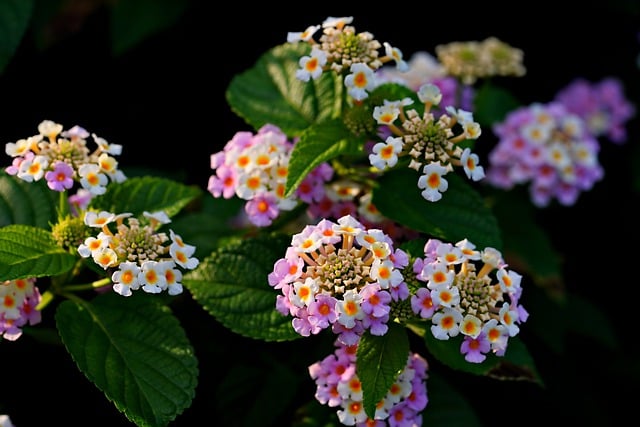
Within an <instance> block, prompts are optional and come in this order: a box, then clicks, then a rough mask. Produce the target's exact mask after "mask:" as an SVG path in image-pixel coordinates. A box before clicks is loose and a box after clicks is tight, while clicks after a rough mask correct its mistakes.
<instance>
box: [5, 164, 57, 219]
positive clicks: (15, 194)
mask: <svg viewBox="0 0 640 427" xmlns="http://www.w3.org/2000/svg"><path fill="white" fill-rule="evenodd" d="M58 196H59V194H58V193H57V192H55V191H51V190H50V189H49V187H47V184H46V183H45V182H44V180H40V181H37V182H26V181H23V180H21V179H20V178H17V177H15V176H12V175H4V174H3V175H0V227H1V226H5V225H9V224H26V225H33V226H35V227H40V228H46V229H48V228H49V227H50V224H51V223H53V222H55V221H56V211H55V206H57V205H56V203H57V198H58Z"/></svg>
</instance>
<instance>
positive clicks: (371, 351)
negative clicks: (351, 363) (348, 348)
mask: <svg viewBox="0 0 640 427" xmlns="http://www.w3.org/2000/svg"><path fill="white" fill-rule="evenodd" d="M408 359H409V337H408V336H407V330H406V329H405V328H404V327H403V326H401V325H399V324H397V323H395V322H390V323H389V330H388V331H387V333H386V334H384V335H382V336H374V335H371V334H369V333H365V334H364V335H363V336H362V338H360V342H359V343H358V349H357V354H356V360H357V362H356V373H357V374H358V378H360V382H361V383H362V401H363V404H364V410H365V412H366V414H367V415H368V416H369V417H370V418H373V417H374V415H375V412H376V404H377V403H378V402H380V400H382V399H383V398H384V397H385V396H386V395H387V393H388V392H389V390H390V389H391V386H392V385H393V383H394V382H395V381H396V379H397V378H398V375H399V374H400V373H401V372H402V370H403V369H404V368H405V366H406V365H407V361H408Z"/></svg>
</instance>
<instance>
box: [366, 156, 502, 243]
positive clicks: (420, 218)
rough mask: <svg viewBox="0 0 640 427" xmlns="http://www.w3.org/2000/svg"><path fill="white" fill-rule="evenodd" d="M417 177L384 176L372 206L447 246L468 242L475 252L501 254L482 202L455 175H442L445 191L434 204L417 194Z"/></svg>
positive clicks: (406, 172) (407, 173)
mask: <svg viewBox="0 0 640 427" xmlns="http://www.w3.org/2000/svg"><path fill="white" fill-rule="evenodd" d="M418 178H419V174H418V173H417V172H416V171H414V170H413V169H409V168H401V169H395V170H392V171H390V172H387V173H385V174H384V175H383V176H381V177H380V178H379V179H378V184H379V186H378V187H377V188H374V190H373V204H374V205H375V206H376V207H377V208H378V210H379V211H380V212H381V213H382V214H383V215H384V216H385V217H387V218H389V219H392V220H394V221H396V222H398V223H400V224H402V225H405V226H407V227H409V228H412V229H414V230H417V231H421V232H424V233H427V234H430V235H432V236H434V237H437V238H441V239H444V240H446V241H449V242H451V243H455V242H458V241H460V240H462V239H465V238H466V239H469V240H470V241H471V242H472V243H473V244H475V245H476V246H477V247H479V248H485V247H493V248H496V249H498V250H501V247H502V241H501V238H500V230H499V228H498V225H497V221H496V218H495V217H494V216H493V213H492V212H491V210H490V209H489V208H488V207H487V206H486V204H485V201H484V199H483V198H482V197H481V196H480V194H478V192H477V191H475V190H474V189H473V188H472V187H471V186H470V185H469V184H468V183H467V182H466V181H464V180H463V179H462V178H461V177H459V176H458V175H457V174H455V173H449V174H447V175H446V180H447V181H448V182H449V188H448V189H447V191H446V192H445V193H444V194H443V196H442V199H440V200H438V201H437V202H429V201H427V200H425V199H424V198H423V197H422V195H421V194H420V189H419V188H418V185H417V182H418Z"/></svg>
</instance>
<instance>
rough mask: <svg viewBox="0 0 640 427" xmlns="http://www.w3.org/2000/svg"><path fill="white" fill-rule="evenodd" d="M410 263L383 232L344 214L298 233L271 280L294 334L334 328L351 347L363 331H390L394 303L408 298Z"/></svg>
mask: <svg viewBox="0 0 640 427" xmlns="http://www.w3.org/2000/svg"><path fill="white" fill-rule="evenodd" d="M407 265H408V256H407V254H406V253H405V252H404V251H402V250H401V249H395V248H394V246H393V241H392V240H391V239H390V238H389V237H388V236H387V235H386V234H384V232H382V231H381V230H379V229H366V228H365V227H364V226H363V225H362V224H361V223H360V222H359V221H357V220H356V219H355V218H353V217H352V216H350V215H346V216H344V217H342V218H339V219H338V220H337V222H333V221H330V220H327V219H322V220H320V221H319V222H318V223H317V224H316V225H306V226H305V227H304V229H303V230H302V232H300V233H297V234H294V235H293V236H292V239H291V246H290V247H289V248H288V249H287V251H286V254H285V257H284V258H281V259H279V260H278V261H276V263H275V264H274V268H273V271H272V272H271V273H269V275H268V281H269V285H270V286H272V287H273V288H274V289H278V290H280V291H281V293H282V294H281V295H278V297H277V302H276V308H277V310H278V311H279V312H280V313H281V314H283V315H290V316H292V317H293V320H292V325H293V328H294V329H295V331H296V332H298V333H299V334H300V335H302V336H310V335H311V334H314V335H315V334H318V333H319V332H320V331H322V330H324V329H327V328H331V329H332V331H333V332H334V333H336V334H337V335H338V339H340V341H341V342H342V343H344V344H347V345H352V344H354V343H355V342H357V340H358V339H359V337H360V336H361V335H362V333H363V332H365V331H369V332H370V333H371V334H372V335H378V336H380V335H384V334H385V333H386V332H387V330H388V326H387V322H388V321H389V318H390V312H391V304H392V301H400V300H405V299H407V298H408V296H409V293H408V288H407V285H406V283H405V282H404V278H403V275H402V272H401V270H402V268H404V267H406V266H407Z"/></svg>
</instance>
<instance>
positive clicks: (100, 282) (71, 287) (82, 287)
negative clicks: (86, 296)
mask: <svg viewBox="0 0 640 427" xmlns="http://www.w3.org/2000/svg"><path fill="white" fill-rule="evenodd" d="M109 283H111V278H110V277H105V278H104V279H100V280H96V281H95V282H91V283H81V284H78V285H65V286H64V287H63V288H62V289H63V290H64V291H65V294H66V293H67V291H86V290H88V289H98V288H101V287H103V286H107V285H108V284H109Z"/></svg>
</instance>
